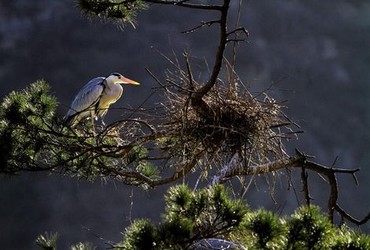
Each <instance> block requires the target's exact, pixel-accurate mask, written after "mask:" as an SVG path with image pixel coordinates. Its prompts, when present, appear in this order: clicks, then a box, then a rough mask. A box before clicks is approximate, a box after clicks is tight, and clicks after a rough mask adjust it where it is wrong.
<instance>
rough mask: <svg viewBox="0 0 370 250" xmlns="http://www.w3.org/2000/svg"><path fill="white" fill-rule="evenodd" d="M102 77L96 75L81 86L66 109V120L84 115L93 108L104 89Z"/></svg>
mask: <svg viewBox="0 0 370 250" xmlns="http://www.w3.org/2000/svg"><path fill="white" fill-rule="evenodd" d="M104 79H105V78H104V77H96V78H94V79H92V80H90V81H89V82H88V83H87V84H86V85H85V86H83V87H82V88H81V90H80V91H79V92H78V93H77V95H76V97H75V99H74V100H73V102H72V104H71V107H70V108H69V110H68V113H67V115H66V120H68V119H71V117H73V116H85V115H86V113H87V114H88V113H90V111H91V110H93V109H94V106H95V104H96V103H97V102H98V101H99V99H100V97H101V94H102V92H103V90H104V84H103V83H104Z"/></svg>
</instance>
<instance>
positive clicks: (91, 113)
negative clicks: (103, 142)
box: [90, 112, 96, 137]
mask: <svg viewBox="0 0 370 250" xmlns="http://www.w3.org/2000/svg"><path fill="white" fill-rule="evenodd" d="M90 116H91V123H92V126H93V134H94V136H95V137H96V131H95V122H94V114H93V112H90Z"/></svg>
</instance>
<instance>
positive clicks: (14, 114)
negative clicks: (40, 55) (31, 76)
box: [0, 81, 57, 173]
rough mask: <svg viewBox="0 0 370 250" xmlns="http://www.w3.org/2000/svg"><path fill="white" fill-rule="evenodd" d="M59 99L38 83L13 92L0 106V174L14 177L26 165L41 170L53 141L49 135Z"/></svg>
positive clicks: (41, 83)
mask: <svg viewBox="0 0 370 250" xmlns="http://www.w3.org/2000/svg"><path fill="white" fill-rule="evenodd" d="M56 107H57V101H56V99H55V98H54V97H53V96H52V95H50V94H49V86H48V85H47V84H46V83H45V82H44V81H37V82H35V83H33V84H31V85H30V86H29V87H28V88H26V89H25V90H23V91H19V92H16V91H13V92H11V93H10V94H9V95H8V96H6V97H5V98H4V100H3V102H2V103H1V105H0V150H1V155H0V170H1V172H2V173H14V172H16V171H18V170H21V169H22V168H23V166H24V165H28V166H30V167H31V168H32V167H34V168H37V164H36V162H37V160H38V159H39V157H40V156H41V152H43V151H45V149H46V145H47V143H46V142H49V141H50V140H51V138H50V134H48V133H45V131H49V130H50V127H52V126H53V122H54V120H55V110H56Z"/></svg>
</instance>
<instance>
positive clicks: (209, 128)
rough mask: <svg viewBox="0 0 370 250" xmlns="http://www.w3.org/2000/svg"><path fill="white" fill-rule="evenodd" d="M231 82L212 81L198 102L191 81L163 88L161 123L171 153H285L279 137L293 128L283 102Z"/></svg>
mask: <svg viewBox="0 0 370 250" xmlns="http://www.w3.org/2000/svg"><path fill="white" fill-rule="evenodd" d="M182 86H184V85H182ZM185 86H186V85H185ZM187 86H190V85H189V84H188V85H187ZM231 86H232V87H231ZM235 86H236V84H232V85H231V84H230V83H228V84H224V85H222V84H219V85H215V86H213V88H212V89H211V90H210V91H209V92H208V93H207V94H206V95H205V96H203V98H202V99H201V102H199V101H197V102H194V100H193V99H192V96H193V94H194V92H195V91H196V89H198V87H197V84H196V83H195V82H192V83H191V88H182V87H181V88H180V89H179V85H177V84H176V86H175V87H176V89H177V90H176V91H170V90H169V89H167V92H166V93H167V97H168V100H169V103H170V104H166V105H165V107H166V108H167V109H168V115H169V117H168V119H169V122H168V123H167V124H166V125H165V126H164V127H165V129H166V131H167V132H168V134H169V135H171V136H170V137H171V140H172V148H173V150H172V152H173V153H174V154H177V155H180V156H181V155H182V156H186V157H189V155H191V154H195V153H197V152H206V153H212V154H214V153H217V154H222V156H225V155H229V156H232V155H234V154H235V153H238V154H239V155H240V156H242V158H243V159H244V160H248V161H249V162H250V163H254V164H262V163H266V162H269V161H271V160H274V159H280V158H282V157H286V156H287V155H286V153H285V150H284V145H283V140H284V139H286V138H289V137H290V136H291V135H292V133H293V134H294V132H292V129H290V127H291V125H293V122H291V121H290V120H289V119H288V118H287V116H286V115H284V113H283V111H282V109H283V106H282V105H281V104H279V103H278V102H276V101H275V100H274V99H272V98H270V97H268V96H267V94H265V93H259V94H258V95H255V96H253V95H252V94H251V93H250V92H248V90H247V89H245V88H244V87H243V90H242V91H240V88H239V89H238V88H237V87H235ZM220 158H221V157H220ZM227 158H228V157H226V159H227Z"/></svg>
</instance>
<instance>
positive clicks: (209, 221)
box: [117, 185, 248, 249]
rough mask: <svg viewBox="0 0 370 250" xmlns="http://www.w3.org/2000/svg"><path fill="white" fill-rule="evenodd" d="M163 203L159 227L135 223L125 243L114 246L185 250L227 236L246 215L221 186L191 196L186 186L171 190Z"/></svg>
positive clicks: (126, 234) (126, 236)
mask: <svg viewBox="0 0 370 250" xmlns="http://www.w3.org/2000/svg"><path fill="white" fill-rule="evenodd" d="M165 199H166V202H167V206H166V213H165V214H164V215H163V221H162V223H161V224H159V225H156V226H154V225H153V224H152V223H151V222H149V221H148V220H138V221H137V222H134V223H133V224H132V225H131V226H130V227H128V229H126V232H125V234H124V240H123V241H122V242H121V243H120V244H118V245H117V246H119V247H122V249H185V248H186V247H189V246H190V245H191V244H192V243H193V242H194V241H197V240H201V239H203V238H212V237H224V236H225V235H228V234H229V232H230V231H231V230H232V229H233V228H236V227H237V226H238V225H239V224H240V223H241V221H242V219H243V217H244V215H245V214H246V212H247V211H248V209H247V207H246V206H245V205H244V204H243V203H242V202H241V201H235V200H232V199H231V198H230V196H229V195H228V194H227V191H226V190H225V189H224V188H223V186H215V187H213V188H210V189H204V190H201V191H199V192H192V191H191V190H190V189H189V188H188V187H187V186H185V185H179V186H175V187H172V188H170V190H169V191H168V193H167V195H166V197H165ZM139 227H142V229H140V228H139ZM140 235H142V237H143V238H141V239H140V237H139V236H140ZM133 242H137V245H135V244H133ZM143 242H145V244H146V245H145V248H142V246H143V245H142V244H144V243H143Z"/></svg>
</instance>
